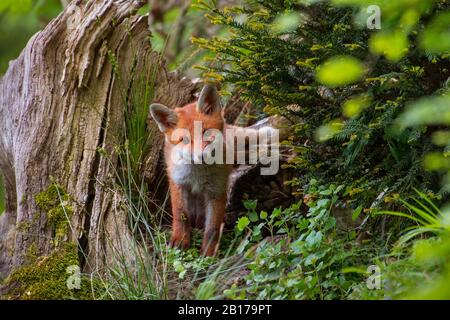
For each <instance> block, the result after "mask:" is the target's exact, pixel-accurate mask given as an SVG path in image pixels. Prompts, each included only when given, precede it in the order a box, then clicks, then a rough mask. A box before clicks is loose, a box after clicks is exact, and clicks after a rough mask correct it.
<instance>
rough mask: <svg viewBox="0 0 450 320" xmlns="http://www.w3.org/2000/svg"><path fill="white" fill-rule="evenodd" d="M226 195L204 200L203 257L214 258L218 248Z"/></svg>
mask: <svg viewBox="0 0 450 320" xmlns="http://www.w3.org/2000/svg"><path fill="white" fill-rule="evenodd" d="M226 200H227V199H226V193H225V194H224V195H223V196H221V197H219V198H216V199H211V198H210V199H208V198H207V199H206V221H205V232H204V234H203V243H202V249H201V253H202V254H203V255H204V256H208V257H210V256H214V255H215V254H216V253H217V250H218V248H219V241H220V236H221V234H222V228H223V223H224V219H225V206H226Z"/></svg>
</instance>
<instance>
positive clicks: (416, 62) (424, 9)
mask: <svg viewBox="0 0 450 320" xmlns="http://www.w3.org/2000/svg"><path fill="white" fill-rule="evenodd" d="M369 4H370V5H379V6H380V8H381V12H382V30H380V31H377V30H369V29H367V28H366V25H365V22H366V19H368V17H369V14H367V13H366V8H367V6H368V5H369ZM197 6H198V7H199V8H201V9H203V10H205V11H206V12H207V13H206V16H207V17H208V18H209V19H210V21H211V22H212V23H214V24H217V25H222V26H225V27H227V30H228V33H227V34H226V36H222V37H213V38H212V39H203V38H194V39H193V41H194V42H195V43H197V44H198V45H199V46H201V47H202V48H205V49H207V50H209V51H210V52H212V53H213V54H214V58H212V59H209V60H207V61H206V65H207V66H206V67H204V66H202V67H199V68H201V69H202V70H203V71H204V73H203V76H204V77H205V78H212V79H214V80H218V81H221V82H224V83H225V84H228V85H229V88H230V89H233V88H234V89H239V91H240V92H242V98H243V99H245V100H248V101H251V102H252V103H253V104H254V105H255V106H257V107H258V108H259V110H260V112H261V114H282V115H284V116H286V117H287V118H289V119H290V120H291V121H292V127H293V128H294V131H295V133H294V134H293V136H292V137H291V139H290V144H291V145H292V147H293V148H294V150H296V151H297V153H298V156H297V157H295V158H294V159H293V160H292V161H291V164H290V165H291V166H292V167H294V168H297V169H298V170H299V178H298V179H299V181H297V185H298V186H299V188H301V186H302V185H303V184H305V183H306V182H307V181H308V180H309V179H310V178H311V177H315V178H319V179H321V180H323V181H324V182H325V183H331V182H335V183H338V184H343V185H345V186H346V187H348V188H351V189H353V190H354V192H352V193H351V198H352V199H350V200H349V201H351V202H353V203H354V204H355V206H357V205H359V204H361V205H364V206H365V207H368V205H369V204H370V203H372V201H373V200H374V199H375V198H377V196H378V195H380V194H383V195H384V197H385V198H389V196H391V195H394V194H398V193H402V194H405V195H406V194H410V189H411V186H413V185H414V186H416V187H418V188H419V189H421V190H426V191H435V192H436V191H438V190H439V185H438V184H437V183H436V176H435V175H434V174H432V173H430V172H429V171H426V170H424V168H423V167H422V158H423V157H424V156H425V155H426V154H427V153H428V152H429V151H430V150H433V149H434V146H433V144H432V142H431V138H430V133H429V130H427V128H426V127H409V128H407V129H405V130H403V131H401V132H398V130H395V125H394V124H395V119H396V118H397V117H398V116H399V115H400V114H401V113H402V112H403V111H404V110H405V106H406V105H407V104H408V103H409V102H410V101H414V100H417V99H419V98H420V97H422V96H425V95H431V94H434V93H436V92H439V91H440V90H442V88H443V87H444V86H445V82H446V80H447V78H448V77H449V75H450V74H449V72H450V71H449V59H448V52H449V46H448V41H443V43H442V46H437V45H436V43H437V41H438V40H437V39H440V36H439V34H440V33H441V32H444V33H445V28H444V27H443V26H442V24H443V22H442V21H443V20H445V17H446V13H445V10H446V9H448V7H449V6H448V1H432V0H426V1H416V2H410V1H365V0H348V1H344V0H335V1H300V0H299V1H294V0H285V1H281V0H280V1H270V0H247V1H244V4H243V5H235V6H230V7H226V8H223V9H218V8H216V7H215V4H214V1H209V2H208V1H203V0H202V1H197ZM361 22H363V23H361ZM225 91H226V90H225ZM442 105H444V104H442ZM436 114H437V113H436ZM300 173H301V174H300ZM363 190H364V192H362V191H363ZM440 191H441V193H444V192H445V190H440Z"/></svg>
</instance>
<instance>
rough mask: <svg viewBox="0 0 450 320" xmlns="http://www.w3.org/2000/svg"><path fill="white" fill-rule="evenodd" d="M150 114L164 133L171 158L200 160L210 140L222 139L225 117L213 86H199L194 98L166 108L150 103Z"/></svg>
mask: <svg viewBox="0 0 450 320" xmlns="http://www.w3.org/2000/svg"><path fill="white" fill-rule="evenodd" d="M150 114H151V116H152V118H153V119H154V120H155V121H156V123H157V125H158V128H159V130H160V131H161V132H162V133H164V135H165V142H166V150H168V151H169V152H171V155H170V156H171V157H172V161H181V160H183V161H186V160H187V161H193V162H194V163H201V162H202V159H204V158H205V156H206V153H208V152H210V150H208V149H211V146H212V145H213V144H214V143H222V142H221V141H219V139H222V132H223V130H224V126H225V121H224V118H223V116H222V107H221V104H220V99H219V94H218V92H217V89H216V87H214V86H212V85H206V86H204V87H203V89H202V91H201V93H200V96H199V98H198V101H196V102H194V103H190V104H187V105H185V106H183V107H177V108H175V109H170V108H168V107H166V106H164V105H162V104H158V103H154V104H152V105H150Z"/></svg>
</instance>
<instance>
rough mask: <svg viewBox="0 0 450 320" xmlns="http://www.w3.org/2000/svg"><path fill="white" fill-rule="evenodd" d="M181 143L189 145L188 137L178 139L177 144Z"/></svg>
mask: <svg viewBox="0 0 450 320" xmlns="http://www.w3.org/2000/svg"><path fill="white" fill-rule="evenodd" d="M180 142H182V143H183V144H188V143H189V137H186V136H184V137H180V140H179V141H178V143H180Z"/></svg>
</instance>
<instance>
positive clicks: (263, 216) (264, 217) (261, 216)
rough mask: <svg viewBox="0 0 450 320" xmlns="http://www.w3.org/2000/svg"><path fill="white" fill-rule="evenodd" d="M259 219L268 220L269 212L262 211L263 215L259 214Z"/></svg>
mask: <svg viewBox="0 0 450 320" xmlns="http://www.w3.org/2000/svg"><path fill="white" fill-rule="evenodd" d="M259 217H260V218H261V219H266V218H267V212H266V211H264V210H263V211H261V213H260V214H259Z"/></svg>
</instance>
